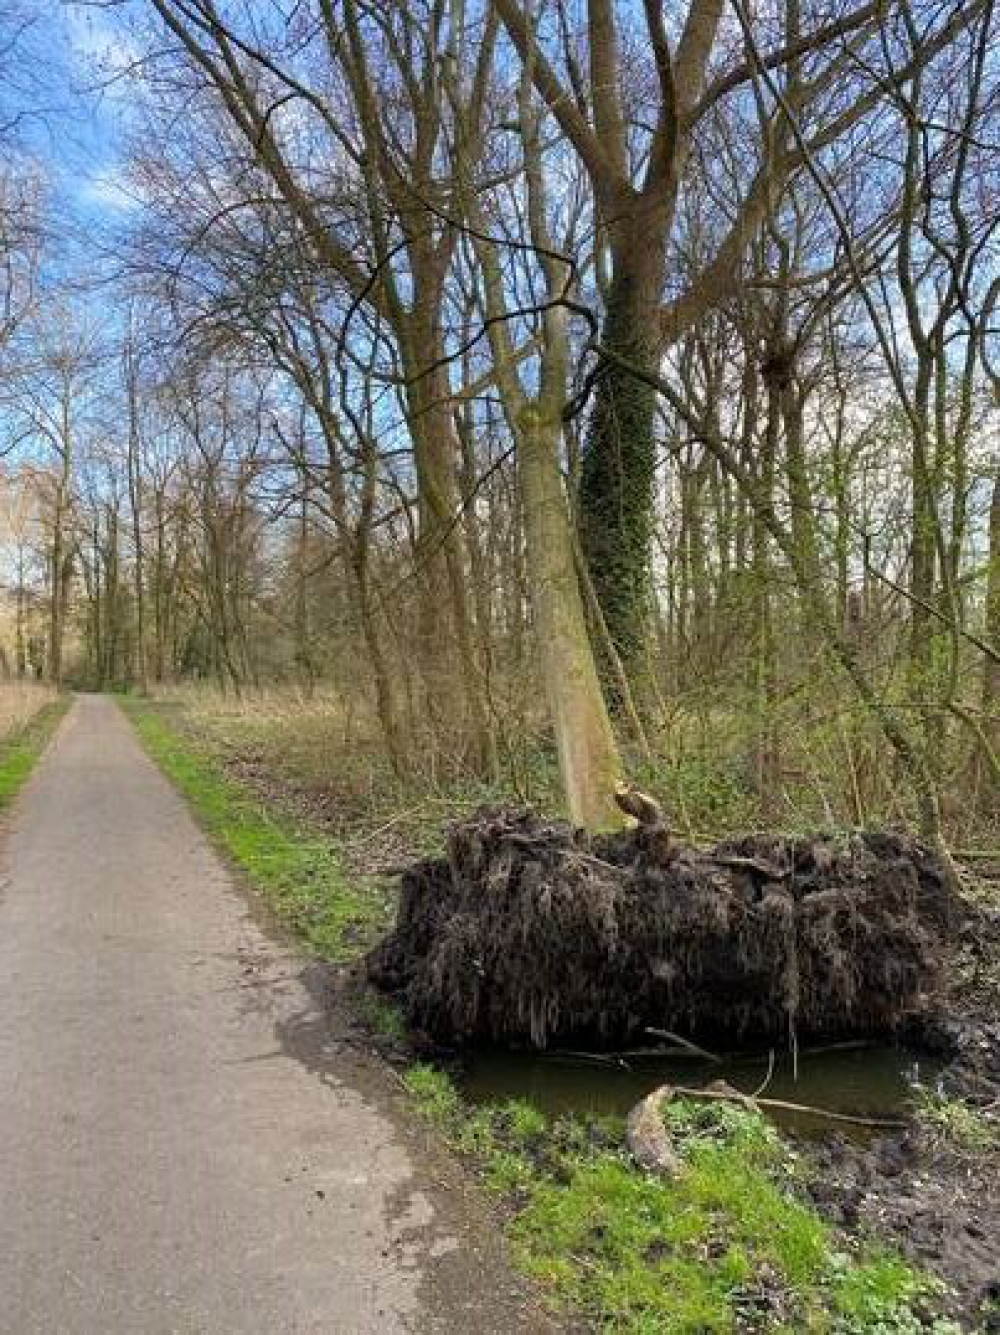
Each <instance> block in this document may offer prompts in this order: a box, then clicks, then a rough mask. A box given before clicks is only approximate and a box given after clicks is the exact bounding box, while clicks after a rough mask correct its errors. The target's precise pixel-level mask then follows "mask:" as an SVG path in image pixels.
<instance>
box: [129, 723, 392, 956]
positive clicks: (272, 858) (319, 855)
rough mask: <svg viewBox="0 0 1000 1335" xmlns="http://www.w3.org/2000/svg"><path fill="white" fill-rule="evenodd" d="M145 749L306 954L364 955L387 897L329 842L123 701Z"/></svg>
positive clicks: (175, 729) (168, 726)
mask: <svg viewBox="0 0 1000 1335" xmlns="http://www.w3.org/2000/svg"><path fill="white" fill-rule="evenodd" d="M120 703H121V705H122V708H123V709H124V711H125V713H126V715H127V716H128V717H129V719H130V720H131V721H132V724H133V725H134V727H135V729H136V731H137V732H138V734H139V737H140V739H141V740H142V743H143V745H144V746H145V748H146V750H147V751H148V752H149V754H150V755H151V756H152V758H153V759H154V760H155V761H156V763H157V764H158V765H159V766H160V768H161V769H162V770H163V772H164V774H166V776H167V777H168V778H169V779H170V780H171V782H172V783H173V784H174V785H175V786H176V787H177V788H178V789H179V791H180V792H181V793H182V794H183V795H184V797H185V798H186V799H187V800H188V802H189V804H190V806H191V808H192V810H193V811H194V813H195V815H196V816H197V818H198V820H199V821H200V823H201V825H202V826H203V828H204V829H205V831H206V832H207V833H208V835H209V836H210V838H211V839H212V840H213V841H214V842H215V844H216V845H217V846H218V847H219V848H220V849H221V850H222V851H223V852H224V853H225V854H226V856H227V857H228V858H229V859H230V860H231V861H232V862H233V863H234V864H235V865H236V867H237V868H238V869H239V870H240V871H241V872H243V873H244V874H245V876H246V877H247V879H248V881H249V882H250V883H251V885H252V886H253V887H254V888H255V889H257V890H259V891H260V893H261V894H262V896H263V897H264V899H265V900H266V901H267V903H268V904H269V905H270V906H271V908H272V909H273V910H274V911H275V912H276V914H277V915H278V917H279V918H281V919H282V921H283V922H285V923H286V924H287V925H288V926H289V927H291V928H292V929H293V930H294V931H295V932H296V933H298V935H300V936H301V937H302V938H303V940H304V941H305V942H306V943H307V944H308V945H309V947H310V948H311V949H312V950H313V951H315V952H316V954H318V955H321V956H322V957H323V958H325V959H330V960H338V961H346V960H349V959H352V958H354V957H356V956H358V955H359V954H361V953H362V952H363V951H364V950H365V949H366V948H367V947H368V946H369V945H370V944H371V942H372V941H373V940H374V938H375V936H376V935H377V934H378V932H379V930H380V929H382V928H383V927H384V926H385V925H386V924H387V922H388V918H389V910H390V897H389V895H388V893H387V892H386V891H385V889H384V888H383V887H382V886H381V885H380V884H379V883H378V882H377V881H376V880H375V879H374V878H365V877H359V876H355V875H351V876H350V877H348V876H347V875H346V874H345V872H344V870H343V867H342V865H341V861H340V858H339V856H338V851H337V848H336V847H335V845H334V844H333V843H331V841H330V839H329V838H328V837H324V836H322V835H321V834H320V832H319V831H318V830H317V829H315V828H312V827H311V826H310V825H309V824H308V823H307V822H305V821H304V820H302V819H301V818H299V817H295V816H293V815H291V814H290V813H285V812H282V811H280V810H278V809H276V808H275V807H274V806H273V805H272V804H267V805H265V804H264V803H263V802H262V801H261V800H260V798H259V797H258V796H257V795H256V794H255V793H254V792H253V791H252V790H251V789H250V788H249V787H248V786H246V785H244V784H241V783H240V782H239V781H238V780H236V779H233V778H232V777H231V776H230V775H228V774H227V773H226V772H225V770H224V768H223V766H222V764H221V762H220V761H219V759H218V757H217V756H216V755H214V754H213V753H212V751H211V750H210V749H209V748H208V747H207V746H205V745H204V744H199V741H198V739H197V738H195V737H193V736H191V735H190V734H189V733H187V732H185V731H184V730H183V728H182V727H180V726H177V725H175V724H174V723H173V722H172V721H171V720H170V719H169V718H168V717H167V716H166V714H165V711H163V710H162V709H160V708H158V707H157V706H155V705H152V704H148V703H146V702H143V701H137V700H134V699H129V698H126V699H123V700H122V701H120Z"/></svg>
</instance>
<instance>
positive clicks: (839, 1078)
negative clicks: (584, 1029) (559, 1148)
mask: <svg viewBox="0 0 1000 1335" xmlns="http://www.w3.org/2000/svg"><path fill="white" fill-rule="evenodd" d="M769 1062H770V1058H769V1054H768V1053H766V1052H764V1053H759V1052H754V1053H741V1054H738V1055H735V1056H729V1057H724V1058H722V1060H720V1061H719V1062H708V1061H704V1060H701V1059H698V1058H695V1057H688V1056H681V1057H676V1056H673V1055H670V1056H639V1057H636V1056H628V1057H625V1058H620V1059H616V1058H597V1057H593V1056H589V1055H584V1054H571V1053H549V1054H539V1053H529V1052H501V1051H480V1052H478V1053H475V1054H473V1055H471V1056H470V1057H469V1058H468V1060H467V1062H466V1066H465V1071H464V1075H463V1076H462V1077H461V1083H462V1086H463V1088H464V1091H465V1093H466V1095H467V1096H468V1097H469V1098H470V1099H471V1100H472V1101H473V1102H480V1103H484V1102H492V1101H499V1100H503V1099H513V1098H517V1099H525V1100H527V1101H528V1102H529V1103H532V1104H534V1105H535V1106H536V1107H538V1108H541V1109H542V1110H543V1111H545V1112H548V1113H551V1114H559V1113H567V1112H575V1113H600V1114H614V1115H619V1116H623V1115H624V1114H625V1113H627V1112H628V1110H629V1109H630V1108H631V1107H632V1106H633V1104H635V1103H636V1102H637V1101H638V1100H639V1099H641V1098H642V1097H643V1096H644V1095H646V1094H648V1093H649V1092H650V1090H652V1089H654V1088H655V1087H656V1086H657V1085H662V1084H670V1085H689V1086H693V1087H698V1086H700V1085H704V1084H708V1083H709V1082H710V1081H712V1080H725V1081H727V1082H728V1083H729V1084H731V1085H732V1086H734V1088H736V1089H738V1090H740V1091H741V1092H743V1093H747V1094H752V1093H754V1092H755V1091H757V1090H759V1089H760V1087H761V1085H763V1084H764V1082H765V1080H766V1079H767V1076H768V1070H769ZM939 1069H940V1068H939V1065H938V1064H937V1063H936V1062H934V1061H933V1060H932V1059H929V1058H928V1057H926V1055H924V1054H920V1055H918V1054H916V1053H914V1052H912V1051H909V1050H907V1049H905V1048H900V1047H895V1046H893V1045H891V1044H887V1043H886V1044H869V1045H865V1046H857V1045H851V1046H836V1047H827V1048H823V1049H818V1050H806V1051H803V1052H800V1053H799V1055H798V1063H797V1069H796V1068H795V1066H794V1064H793V1062H792V1059H791V1056H790V1054H775V1058H774V1064H773V1069H772V1070H771V1078H770V1080H769V1082H768V1084H767V1087H766V1089H765V1090H764V1091H763V1093H764V1095H765V1097H768V1098H773V1099H783V1100H786V1101H788V1102H792V1103H802V1104H808V1105H809V1106H810V1107H815V1108H821V1109H828V1110H830V1111H833V1112H842V1113H854V1114H861V1115H865V1116H871V1117H889V1118H891V1117H900V1116H905V1115H906V1113H907V1112H908V1110H909V1108H910V1106H911V1105H912V1102H913V1099H914V1097H915V1095H916V1093H917V1091H918V1090H919V1088H920V1086H924V1087H933V1085H934V1081H935V1078H936V1076H937V1074H938V1071H939ZM769 1115H771V1116H773V1117H774V1120H775V1121H776V1122H778V1123H779V1124H780V1125H781V1126H782V1127H783V1128H784V1129H785V1130H789V1131H794V1132H796V1133H797V1134H800V1135H823V1134H826V1133H828V1132H829V1131H830V1130H831V1129H832V1128H833V1127H834V1126H835V1125H836V1126H837V1129H839V1130H841V1131H844V1132H845V1133H847V1134H854V1135H861V1136H864V1135H865V1134H866V1133H865V1132H864V1131H854V1132H852V1130H851V1128H850V1127H847V1126H844V1125H842V1124H835V1123H833V1122H831V1121H829V1120H827V1119H825V1118H822V1117H817V1116H813V1115H806V1114H798V1113H788V1112H779V1111H776V1112H773V1113H771V1114H769ZM868 1134H870V1133H868Z"/></svg>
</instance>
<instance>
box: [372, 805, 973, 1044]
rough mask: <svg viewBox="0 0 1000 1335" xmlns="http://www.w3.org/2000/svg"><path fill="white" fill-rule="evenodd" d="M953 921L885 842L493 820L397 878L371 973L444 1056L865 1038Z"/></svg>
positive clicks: (927, 856) (931, 863)
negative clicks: (714, 1037) (699, 837)
mask: <svg viewBox="0 0 1000 1335" xmlns="http://www.w3.org/2000/svg"><path fill="white" fill-rule="evenodd" d="M960 914H961V906H960V901H959V900H958V899H957V898H956V897H955V896H954V894H953V893H952V891H951V890H950V889H949V888H948V885H947V882H946V880H945V878H944V877H943V875H942V873H941V870H940V868H939V866H938V863H937V862H936V860H935V858H934V857H933V855H932V854H931V853H930V852H928V850H927V849H926V848H924V847H922V846H921V845H920V844H917V843H915V842H913V841H911V840H910V839H908V838H906V837H904V836H902V835H898V834H890V833H879V834H875V833H858V834H852V835H844V836H840V837H836V836H822V837H819V838H810V839H802V838H796V839H792V838H779V837H758V836H754V837H748V838H744V839H740V840H734V841H730V842H726V843H722V844H719V845H717V846H716V847H715V848H714V849H713V850H711V851H710V852H704V851H699V850H695V849H689V848H677V847H666V846H665V845H664V844H663V842H662V841H658V840H650V839H648V838H645V837H644V831H643V830H642V829H641V828H640V829H639V830H637V831H629V832H625V833H621V834H613V835H595V836H588V835H586V834H584V833H582V832H580V831H575V830H573V829H572V828H570V827H569V826H568V825H565V824H558V823H557V824H553V823H548V822H544V821H542V820H540V819H539V818H538V817H537V816H535V815H534V814H532V813H531V812H528V811H521V810H496V811H486V812H482V813H480V814H479V815H477V816H476V817H475V818H474V819H471V820H469V821H467V822H464V823H460V824H457V825H455V826H454V827H452V829H451V830H450V832H449V838H448V855H447V857H445V858H441V859H433V860H427V861H422V862H419V863H417V864H416V865H414V866H413V867H411V868H410V869H409V870H407V871H406V872H404V874H403V883H402V895H401V900H400V907H399V916H398V920H397V925H396V928H395V930H394V931H393V932H392V933H391V934H390V935H389V936H388V937H387V938H386V939H385V940H384V941H383V942H382V943H381V945H380V946H379V947H377V948H376V950H375V951H373V952H372V954H371V955H370V956H369V959H368V969H369V974H370V977H371V978H372V980H373V981H374V982H375V983H376V984H377V985H378V986H380V987H382V988H384V989H385V990H387V991H391V992H393V993H396V994H397V995H398V997H399V999H400V1001H401V1003H402V1005H403V1007H404V1009H405V1011H406V1014H407V1017H408V1019H409V1021H410V1023H411V1024H412V1025H413V1026H414V1027H415V1028H416V1029H418V1030H422V1031H423V1032H425V1033H426V1034H427V1035H428V1036H430V1037H431V1038H432V1039H434V1040H435V1041H438V1042H442V1043H450V1044H455V1043H459V1044H460V1043H468V1042H472V1041H477V1040H480V1041H481V1040H486V1041H498V1042H504V1043H511V1044H519V1045H524V1044H529V1045H531V1046H533V1047H536V1048H544V1047H546V1046H551V1045H553V1044H563V1043H567V1042H573V1043H578V1044H582V1043H587V1044H590V1045H600V1046H607V1047H612V1046H619V1045H622V1044H625V1043H627V1042H629V1041H632V1040H635V1039H636V1038H637V1037H638V1036H640V1035H642V1033H643V1032H644V1030H645V1029H646V1028H647V1027H654V1026H655V1027H658V1028H666V1029H669V1030H673V1031H675V1032H681V1033H685V1034H688V1035H697V1034H702V1035H708V1034H725V1035H729V1036H732V1037H737V1038H749V1037H757V1038H762V1037H769V1038H775V1039H779V1038H780V1039H784V1040H787V1039H788V1038H789V1037H790V1036H791V1035H796V1036H798V1037H805V1036H817V1035H842V1034H868V1033H874V1032H881V1031H885V1030H891V1029H893V1028H895V1027H897V1026H898V1025H899V1024H901V1023H902V1022H903V1021H904V1020H906V1019H908V1018H909V1017H910V1016H911V1015H912V1014H913V1013H914V1011H915V1010H917V1009H918V1008H919V1005H920V1001H921V998H922V996H923V995H924V994H925V993H927V992H928V991H929V990H930V989H931V988H932V987H933V986H934V983H935V979H936V974H937V970H938V968H939V964H940V956H941V950H940V945H941V942H942V940H944V939H945V938H946V937H947V936H948V935H949V933H950V930H951V928H952V926H953V924H954V923H955V921H956V920H957V918H958V917H959V916H960Z"/></svg>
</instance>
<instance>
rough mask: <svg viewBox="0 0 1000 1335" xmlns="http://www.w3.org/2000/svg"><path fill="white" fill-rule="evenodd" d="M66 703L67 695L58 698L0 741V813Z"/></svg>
mask: <svg viewBox="0 0 1000 1335" xmlns="http://www.w3.org/2000/svg"><path fill="white" fill-rule="evenodd" d="M70 703H71V699H70V697H69V696H68V695H67V696H59V697H58V698H56V699H55V700H53V701H52V702H51V703H50V704H47V705H43V706H42V708H41V709H39V711H38V712H37V714H34V715H33V716H32V717H31V718H29V719H28V720H27V722H25V723H22V724H19V725H18V726H17V727H15V728H13V729H12V730H11V731H10V732H9V733H7V734H6V735H5V736H4V737H3V738H0V810H2V809H3V808H4V807H8V806H10V804H11V802H13V800H14V798H15V797H16V796H17V795H18V793H19V792H20V791H21V788H22V787H23V786H24V783H25V781H26V780H27V778H28V775H29V774H30V773H31V771H32V770H33V769H34V768H35V765H36V763H37V761H38V759H39V757H40V756H41V754H42V752H43V751H44V750H45V748H46V746H47V745H48V743H49V740H50V739H51V737H52V734H53V733H54V732H55V730H56V728H57V727H58V726H59V723H60V721H61V720H62V718H63V716H64V715H65V713H66V711H67V710H68V709H69V706H70Z"/></svg>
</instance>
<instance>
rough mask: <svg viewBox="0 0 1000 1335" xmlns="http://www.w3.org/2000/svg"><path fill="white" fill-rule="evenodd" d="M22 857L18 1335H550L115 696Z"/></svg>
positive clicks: (0, 1245)
mask: <svg viewBox="0 0 1000 1335" xmlns="http://www.w3.org/2000/svg"><path fill="white" fill-rule="evenodd" d="M4 863H5V867H4V876H3V882H2V884H0V1332H2V1335H33V1333H34V1332H46V1335H78V1333H83V1335H119V1333H120V1332H128V1333H129V1335H160V1333H161V1332H183V1335H188V1333H189V1332H206V1333H207V1335H217V1333H220V1332H224V1333H228V1332H232V1333H233V1335H236V1333H238V1335H253V1333H254V1332H265V1331H266V1332H269V1333H270V1335H280V1333H281V1332H286V1331H296V1332H298V1331H323V1332H337V1333H338V1335H339V1333H340V1332H347V1333H351V1335H353V1333H354V1332H367V1331H379V1332H381V1331H418V1332H420V1331H448V1332H451V1331H454V1332H459V1331H462V1332H464V1331H476V1332H477V1335H482V1333H483V1332H493V1331H496V1332H504V1333H505V1335H506V1332H513V1331H533V1330H538V1329H541V1328H542V1327H541V1325H540V1324H539V1323H538V1321H537V1318H535V1317H533V1316H532V1315H531V1314H530V1312H528V1311H527V1309H526V1308H525V1307H524V1306H523V1304H522V1302H521V1299H520V1297H519V1295H518V1293H517V1286H516V1285H515V1284H513V1282H512V1281H511V1280H510V1278H509V1276H508V1275H507V1274H506V1272H505V1271H504V1268H503V1265H502V1261H501V1259H500V1256H499V1251H498V1247H497V1244H496V1241H495V1237H493V1236H492V1233H491V1230H490V1227H489V1223H488V1220H486V1219H484V1218H483V1217H482V1216H481V1215H479V1214H477V1208H478V1207H477V1206H476V1203H475V1202H474V1201H473V1202H472V1203H471V1204H470V1203H467V1202H465V1201H464V1200H463V1199H462V1190H461V1185H460V1182H459V1180H458V1179H454V1175H453V1170H451V1169H450V1168H449V1166H448V1165H447V1164H446V1163H444V1162H442V1163H437V1164H436V1163H435V1158H434V1150H433V1148H432V1147H428V1148H427V1149H426V1152H425V1150H424V1149H422V1148H421V1145H420V1140H419V1133H414V1135H415V1136H416V1137H417V1139H413V1138H411V1135H410V1133H408V1132H407V1130H406V1128H405V1122H404V1119H403V1115H402V1114H401V1112H400V1111H399V1109H398V1107H394V1100H393V1095H392V1090H391V1084H390V1082H389V1081H388V1079H387V1077H385V1075H384V1073H382V1072H381V1071H380V1069H379V1067H378V1064H377V1063H376V1062H374V1061H369V1060H367V1059H365V1058H363V1057H359V1056H358V1055H357V1054H356V1053H353V1052H352V1050H351V1049H350V1048H349V1047H348V1046H345V1045H343V1044H338V1043H337V1041H336V1036H335V1035H331V1033H330V1030H329V1025H328V1021H327V1020H326V1018H325V1017H324V1015H323V1014H322V1013H321V1011H320V1009H319V1007H318V1005H317V1004H316V1002H315V1001H314V999H313V996H312V995H311V991H310V988H309V987H308V986H307V985H306V984H307V980H308V977H309V974H308V970H306V972H305V974H304V973H303V961H302V960H301V959H299V958H297V957H296V955H295V954H294V952H293V951H292V950H291V949H290V948H289V947H287V946H282V945H280V944H276V943H275V940H274V939H273V938H272V937H271V936H270V935H268V933H267V932H266V931H265V930H264V929H263V928H262V927H260V926H259V925H258V924H257V922H256V921H255V919H254V918H253V916H252V915H251V912H250V910H249V908H248V904H247V900H246V899H245V897H244V895H243V894H242V892H241V891H239V890H238V889H237V888H235V887H234V886H233V885H232V884H231V882H230V879H229V877H228V875H227V873H226V871H225V870H224V869H223V867H222V866H221V865H220V863H219V861H218V859H217V858H216V856H215V855H214V853H213V852H212V850H211V849H210V848H209V847H208V845H207V843H206V841H205V839H204V837H203V836H202V834H201V833H200V831H199V830H198V828H197V827H196V825H195V824H194V822H193V821H192V819H191V817H190V816H189V814H188V812H187V810H186V808H185V807H184V805H183V803H182V802H181V800H180V799H179V798H178V797H177V796H176V794H175V793H174V792H173V790H172V789H171V788H170V786H169V785H168V784H167V782H166V781H165V780H164V779H163V777H162V776H161V775H160V774H159V772H158V771H157V770H156V769H155V767H154V766H153V765H152V763H151V762H150V761H149V760H148V759H147V758H146V756H145V755H144V753H143V752H142V751H141V749H140V747H139V745H138V743H137V741H136V740H135V737H134V735H133V733H132V730H131V728H130V726H129V725H128V723H127V722H126V720H125V718H124V717H123V715H122V714H121V713H120V711H119V710H118V709H117V707H116V706H115V705H114V704H113V703H112V702H110V701H109V700H106V699H101V698H97V697H83V698H81V699H80V700H78V701H77V703H76V704H75V705H74V707H73V709H72V711H71V712H70V714H69V716H68V717H67V719H66V720H65V722H64V723H63V725H62V727H61V728H60V730H59V733H58V734H57V737H56V739H55V741H54V743H53V745H52V747H51V748H50V750H49V752H48V754H47V755H46V757H45V758H44V760H43V761H42V763H41V765H40V767H39V769H38V771H37V772H36V774H35V775H34V776H33V778H32V779H31V781H30V782H29V785H28V787H27V788H26V790H25V791H24V793H23V794H22V795H21V798H20V800H19V802H18V804H17V806H16V808H15V810H14V812H13V815H12V817H11V820H10V828H9V831H8V833H7V835H6V838H5V850H4ZM428 1156H429V1157H428ZM449 1173H452V1177H453V1180H452V1181H451V1185H450V1187H444V1188H442V1187H441V1185H440V1184H439V1182H438V1179H439V1178H441V1177H442V1176H444V1177H445V1178H448V1175H449Z"/></svg>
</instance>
